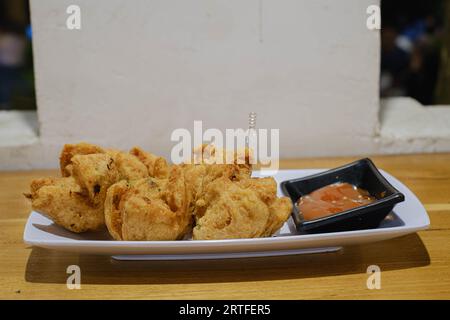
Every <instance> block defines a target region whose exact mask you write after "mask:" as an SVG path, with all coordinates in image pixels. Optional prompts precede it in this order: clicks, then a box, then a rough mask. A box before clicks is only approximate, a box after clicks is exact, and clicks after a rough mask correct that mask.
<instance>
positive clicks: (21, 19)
mask: <svg viewBox="0 0 450 320" xmlns="http://www.w3.org/2000/svg"><path fill="white" fill-rule="evenodd" d="M9 109H36V99H35V94H34V76H33V56H32V50H31V26H30V15H29V7H28V1H26V0H0V110H9Z"/></svg>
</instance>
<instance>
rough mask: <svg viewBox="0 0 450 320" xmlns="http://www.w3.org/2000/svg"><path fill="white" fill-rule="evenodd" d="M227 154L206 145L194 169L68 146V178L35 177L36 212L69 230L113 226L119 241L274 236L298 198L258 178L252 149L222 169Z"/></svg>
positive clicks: (133, 153) (138, 152)
mask: <svg viewBox="0 0 450 320" xmlns="http://www.w3.org/2000/svg"><path fill="white" fill-rule="evenodd" d="M226 154H227V153H226V152H225V151H224V150H221V149H217V148H215V147H214V146H211V145H209V146H208V145H202V146H201V147H200V148H199V149H197V151H195V152H194V154H193V159H194V160H195V161H194V164H182V165H169V164H168V163H167V161H166V160H165V159H164V158H162V157H159V156H156V155H153V154H151V153H148V152H145V151H143V150H142V149H140V148H138V147H134V148H133V149H131V150H130V152H129V153H125V152H122V151H120V150H116V149H103V148H101V147H99V146H95V145H92V144H88V143H79V144H67V145H65V146H64V148H63V150H62V152H61V156H60V167H61V174H62V176H63V178H57V179H53V178H46V179H37V180H34V181H33V182H32V183H31V185H30V189H31V193H30V194H28V195H26V196H27V197H28V198H30V199H31V202H32V207H33V209H34V210H36V211H39V212H42V213H44V214H46V215H47V216H49V217H50V218H51V219H52V220H53V221H54V222H55V223H57V224H59V225H61V226H63V227H64V228H66V229H68V230H71V231H74V232H84V231H88V230H97V229H99V228H100V227H101V226H102V225H104V224H105V223H106V226H107V228H108V230H109V233H110V234H111V236H112V237H113V238H114V239H116V240H142V241H146V240H176V239H182V238H183V237H185V236H186V235H187V234H189V233H191V232H192V231H193V238H194V239H228V238H253V237H265V236H270V235H272V234H273V233H274V232H276V231H277V230H278V229H279V228H280V227H281V226H282V225H283V223H284V222H285V221H286V220H287V218H288V216H289V214H290V212H291V210H292V204H291V201H290V200H289V199H288V198H278V197H277V193H276V191H277V185H276V182H275V180H274V179H273V178H260V179H256V178H251V170H252V166H251V152H250V151H249V150H248V149H245V150H243V152H238V153H234V154H230V153H228V156H230V155H231V159H232V160H233V161H232V163H231V164H222V162H223V161H224V160H226V159H225V157H226ZM199 155H200V156H201V157H200V161H199ZM220 159H221V160H220ZM228 160H229V159H228ZM194 218H195V221H196V223H197V225H196V227H195V228H194V229H193V230H192V227H193V222H194Z"/></svg>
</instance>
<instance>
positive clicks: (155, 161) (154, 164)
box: [130, 147, 170, 179]
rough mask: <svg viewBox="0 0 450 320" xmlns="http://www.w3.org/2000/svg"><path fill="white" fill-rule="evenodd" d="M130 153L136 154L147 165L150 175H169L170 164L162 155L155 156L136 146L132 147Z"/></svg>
mask: <svg viewBox="0 0 450 320" xmlns="http://www.w3.org/2000/svg"><path fill="white" fill-rule="evenodd" d="M130 154H132V155H134V156H136V157H137V158H138V159H139V160H140V161H141V162H142V163H143V164H144V165H145V166H146V167H147V170H148V174H149V176H150V177H155V178H159V179H163V178H167V177H168V176H169V168H170V166H169V165H168V164H167V161H166V159H164V158H163V157H158V156H155V155H154V154H151V153H149V152H145V151H143V150H142V149H141V148H138V147H134V148H132V149H131V150H130Z"/></svg>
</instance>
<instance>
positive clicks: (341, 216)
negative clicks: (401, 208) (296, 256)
mask: <svg viewBox="0 0 450 320" xmlns="http://www.w3.org/2000/svg"><path fill="white" fill-rule="evenodd" d="M335 183H349V184H351V185H354V186H356V187H358V188H362V189H364V190H366V191H368V192H369V194H370V196H372V197H374V198H375V199H374V200H373V202H371V203H369V204H365V205H361V206H358V207H356V208H351V209H349V210H345V211H342V212H338V213H334V214H330V215H327V216H324V217H320V218H317V219H313V220H305V219H304V218H303V215H302V214H301V212H300V210H299V208H298V206H297V201H298V200H299V199H300V197H302V196H306V195H309V194H310V193H311V192H313V191H315V190H317V189H320V188H322V187H326V186H328V185H332V184H335ZM281 189H282V190H283V192H284V193H285V194H286V195H287V196H289V197H290V198H291V200H292V203H293V212H292V216H293V219H294V222H295V225H296V227H297V230H298V231H300V232H305V233H325V232H338V231H350V230H358V229H372V228H376V227H378V226H379V224H380V223H381V221H383V219H384V218H385V217H386V216H387V215H388V214H389V213H390V212H391V211H392V209H393V208H394V206H395V205H396V204H397V203H399V202H402V201H404V200H405V197H404V195H403V194H402V193H400V192H399V191H398V190H397V189H395V188H394V187H393V186H392V185H391V184H390V183H389V182H388V181H387V180H386V179H385V178H384V177H383V176H382V175H381V173H380V172H379V171H378V169H377V168H376V167H375V165H374V164H373V162H372V161H371V160H370V159H368V158H366V159H361V160H358V161H355V162H352V163H350V164H347V165H344V166H342V167H339V168H335V169H331V170H328V171H324V172H320V173H318V174H314V175H311V176H308V177H303V178H299V179H292V180H287V181H283V182H282V183H281Z"/></svg>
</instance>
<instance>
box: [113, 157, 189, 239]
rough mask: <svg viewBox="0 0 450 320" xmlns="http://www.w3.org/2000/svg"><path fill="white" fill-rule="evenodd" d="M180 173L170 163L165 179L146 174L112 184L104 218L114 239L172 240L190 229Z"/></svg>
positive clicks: (183, 185)
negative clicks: (142, 176) (147, 176)
mask: <svg viewBox="0 0 450 320" xmlns="http://www.w3.org/2000/svg"><path fill="white" fill-rule="evenodd" d="M188 206H189V199H188V195H187V191H186V186H185V181H184V174H183V171H182V170H181V168H180V167H178V166H173V167H172V168H171V169H170V172H169V178H168V179H157V178H147V179H142V180H138V181H135V182H134V183H130V184H127V183H126V182H125V181H121V182H119V183H116V184H114V185H112V186H111V187H110V188H109V190H108V192H107V196H106V201H105V218H106V225H107V227H108V230H109V231H110V234H111V235H112V236H113V237H114V239H116V240H140V241H146V240H176V239H181V238H183V237H184V236H185V235H186V234H187V233H189V232H190V230H191V225H192V216H191V214H190V213H189V211H188Z"/></svg>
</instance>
